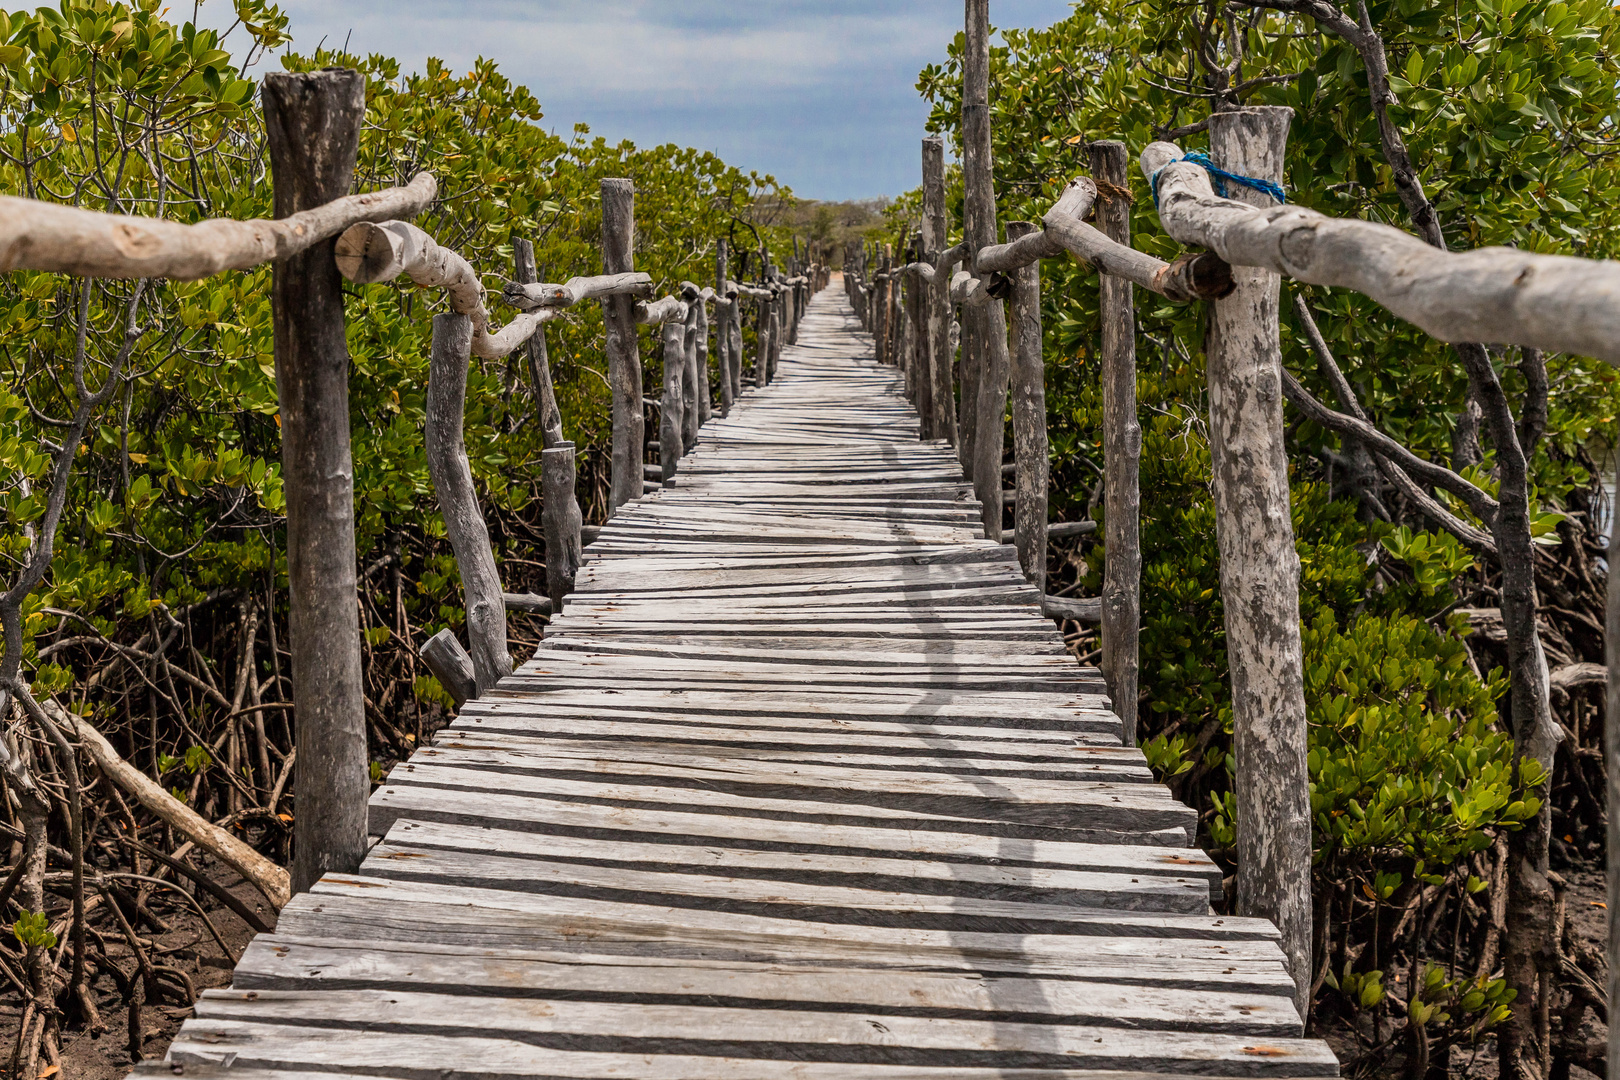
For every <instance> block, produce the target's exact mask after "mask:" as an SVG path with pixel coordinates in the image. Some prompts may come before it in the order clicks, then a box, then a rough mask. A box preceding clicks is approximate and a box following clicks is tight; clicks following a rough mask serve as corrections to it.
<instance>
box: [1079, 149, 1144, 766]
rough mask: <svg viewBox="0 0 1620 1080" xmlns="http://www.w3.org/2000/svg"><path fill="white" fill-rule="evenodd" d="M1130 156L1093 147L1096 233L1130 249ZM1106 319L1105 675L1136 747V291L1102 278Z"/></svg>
mask: <svg viewBox="0 0 1620 1080" xmlns="http://www.w3.org/2000/svg"><path fill="white" fill-rule="evenodd" d="M1129 168H1130V153H1129V151H1128V150H1127V149H1126V147H1125V144H1124V143H1122V142H1115V141H1104V142H1095V143H1092V144H1091V175H1092V177H1093V178H1094V179H1095V180H1096V181H1097V187H1098V198H1097V211H1096V217H1097V228H1099V229H1101V230H1102V232H1103V234H1104V235H1106V236H1107V237H1108V239H1110V240H1113V241H1116V242H1117V243H1120V244H1124V245H1126V246H1129V245H1130V242H1131V204H1130V201H1129V200H1128V199H1127V198H1125V196H1124V194H1123V193H1125V192H1128V191H1129V190H1130V179H1129V177H1128V175H1127V171H1128V169H1129ZM1099 276H1100V278H1101V282H1100V284H1099V286H1098V306H1099V311H1100V316H1101V319H1102V385H1103V466H1104V468H1103V473H1104V477H1103V493H1104V507H1105V509H1106V514H1105V520H1104V523H1103V527H1104V552H1105V553H1106V560H1105V562H1104V564H1103V586H1102V673H1103V680H1104V681H1105V682H1106V683H1107V684H1108V693H1109V696H1110V697H1112V698H1113V701H1114V712H1116V713H1118V714H1119V719H1120V723H1121V725H1122V727H1123V731H1124V739H1125V745H1127V746H1134V745H1136V704H1137V703H1136V696H1137V664H1138V658H1137V645H1138V635H1139V632H1140V624H1141V619H1142V614H1141V613H1142V537H1141V532H1142V525H1141V517H1142V505H1141V493H1140V487H1139V481H1138V474H1139V472H1140V470H1141V461H1142V425H1141V423H1140V422H1139V421H1138V420H1137V418H1136V310H1135V307H1134V302H1133V299H1132V295H1131V283H1130V282H1129V281H1126V280H1125V279H1124V278H1120V277H1114V276H1113V275H1111V274H1101V275H1099Z"/></svg>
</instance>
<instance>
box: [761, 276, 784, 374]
mask: <svg viewBox="0 0 1620 1080" xmlns="http://www.w3.org/2000/svg"><path fill="white" fill-rule="evenodd" d="M781 357H782V295H781V292H780V291H777V293H776V295H775V296H773V297H772V298H771V349H770V352H769V354H768V355H767V356H766V357H765V381H766V382H767V383H770V382H775V381H776V362H777V361H778V360H779V359H781Z"/></svg>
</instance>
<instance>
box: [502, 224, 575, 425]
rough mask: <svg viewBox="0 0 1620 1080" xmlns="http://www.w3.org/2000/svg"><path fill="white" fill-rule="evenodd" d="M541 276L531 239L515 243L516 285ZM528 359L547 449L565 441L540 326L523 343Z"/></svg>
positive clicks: (549, 361)
mask: <svg viewBox="0 0 1620 1080" xmlns="http://www.w3.org/2000/svg"><path fill="white" fill-rule="evenodd" d="M538 276H539V272H538V270H537V268H536V267H535V264H534V243H533V242H532V241H529V240H515V241H513V242H512V278H513V282H514V283H515V284H520V285H527V284H530V283H532V282H533V281H534V280H535V279H536V278H537V277H538ZM524 352H525V353H526V354H527V357H528V361H529V380H530V382H532V383H533V385H534V407H535V408H536V409H537V410H539V416H540V441H541V445H542V446H543V447H545V448H546V449H550V448H551V447H553V446H556V445H557V444H559V443H560V442H562V437H563V433H562V410H561V409H559V408H558V407H557V392H556V390H555V389H553V388H552V385H551V358H550V357H549V356H548V355H547V354H546V331H545V328H544V327H540V328H537V329H536V330H535V332H534V335H533V336H532V337H530V338H529V340H528V341H527V342H525V343H524Z"/></svg>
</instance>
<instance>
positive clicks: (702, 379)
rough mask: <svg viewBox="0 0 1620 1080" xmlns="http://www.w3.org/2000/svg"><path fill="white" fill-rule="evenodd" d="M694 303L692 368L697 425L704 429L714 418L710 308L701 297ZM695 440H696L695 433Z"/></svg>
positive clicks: (694, 435)
mask: <svg viewBox="0 0 1620 1080" xmlns="http://www.w3.org/2000/svg"><path fill="white" fill-rule="evenodd" d="M694 303H696V305H697V316H696V334H697V341H696V342H695V351H694V352H693V354H692V367H693V372H694V378H695V379H696V380H697V396H698V397H697V424H698V427H702V426H703V425H704V424H707V423H708V422H709V419H710V418H711V417H713V416H714V400H713V391H711V390H710V389H709V308H708V304H707V303H706V302H705V301H704V300H703V298H702V297H701V296H699V297H698V299H697V300H696V301H694ZM717 306H718V305H717ZM693 439H694V441H695V440H696V433H695V432H694V433H693Z"/></svg>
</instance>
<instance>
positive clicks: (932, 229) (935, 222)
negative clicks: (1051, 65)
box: [922, 135, 956, 446]
mask: <svg viewBox="0 0 1620 1080" xmlns="http://www.w3.org/2000/svg"><path fill="white" fill-rule="evenodd" d="M922 175H923V247H924V248H925V249H926V251H927V252H928V256H929V258H930V259H932V258H935V257H937V256H938V254H939V253H940V252H941V251H943V250H945V248H946V247H947V246H948V245H949V244H950V232H949V227H948V225H947V223H946V217H945V140H944V139H941V138H940V137H939V136H938V135H933V136H930V137H929V138H926V139H924V140H923V141H922ZM927 303H928V356H929V364H930V367H931V368H932V370H931V372H930V373H929V376H928V385H929V387H930V388H931V389H932V391H933V395H934V404H933V410H932V412H933V430H931V431H929V432H927V435H928V437H929V438H931V439H944V440H946V441H947V442H949V443H950V444H951V445H952V446H955V445H956V394H955V386H954V385H953V381H952V376H951V343H950V330H951V283H950V274H949V273H947V272H942V273H937V274H935V275H934V283H933V284H932V285H930V286H929V287H928V301H927Z"/></svg>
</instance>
